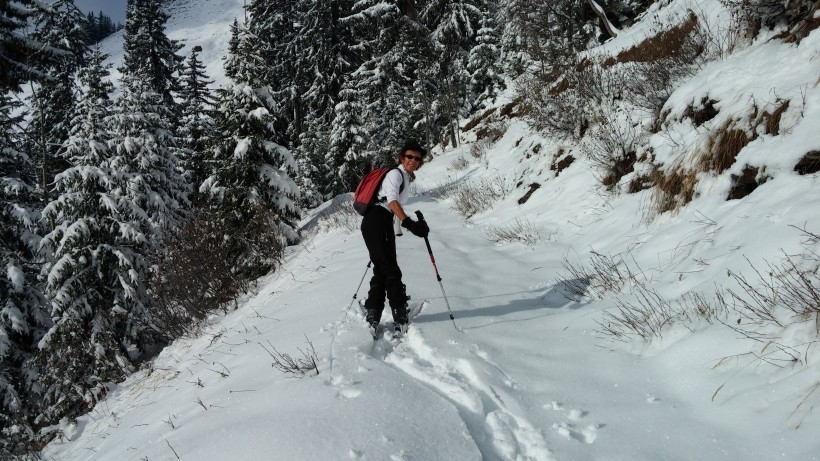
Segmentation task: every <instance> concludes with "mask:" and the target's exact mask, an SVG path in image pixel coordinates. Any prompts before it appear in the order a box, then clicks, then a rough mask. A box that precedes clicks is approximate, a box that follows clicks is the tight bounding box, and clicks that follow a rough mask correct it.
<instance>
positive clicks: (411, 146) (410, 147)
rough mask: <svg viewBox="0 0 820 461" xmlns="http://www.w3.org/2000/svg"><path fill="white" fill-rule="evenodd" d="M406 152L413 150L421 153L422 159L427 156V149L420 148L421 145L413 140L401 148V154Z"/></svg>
mask: <svg viewBox="0 0 820 461" xmlns="http://www.w3.org/2000/svg"><path fill="white" fill-rule="evenodd" d="M408 150H414V151H416V152H421V156H422V157H426V156H427V149H425V148H423V147H421V144H419V143H418V142H417V141H414V140H410V141H407V142H405V143H404V145H403V146H402V147H401V153H402V154H403V153H405V152H407V151H408Z"/></svg>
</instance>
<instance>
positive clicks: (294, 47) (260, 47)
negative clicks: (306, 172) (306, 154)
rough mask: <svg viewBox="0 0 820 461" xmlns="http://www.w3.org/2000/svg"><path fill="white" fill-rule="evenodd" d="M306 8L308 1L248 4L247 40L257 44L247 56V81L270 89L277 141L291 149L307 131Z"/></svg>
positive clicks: (253, 0)
mask: <svg viewBox="0 0 820 461" xmlns="http://www.w3.org/2000/svg"><path fill="white" fill-rule="evenodd" d="M304 9H305V6H304V2H294V1H292V0H251V1H250V2H249V3H248V5H247V7H246V11H247V12H248V23H247V24H246V29H247V30H246V32H245V40H246V41H247V42H249V43H252V44H253V53H245V54H244V55H243V59H246V62H245V65H246V66H247V67H246V71H247V74H246V75H245V78H246V79H247V80H245V81H247V82H248V83H249V84H250V85H251V86H252V87H254V88H262V87H264V86H268V87H269V88H270V90H271V95H272V96H273V100H274V101H275V104H273V105H272V107H270V109H271V113H270V115H271V116H272V117H273V126H274V130H275V133H276V138H275V139H274V141H276V142H277V143H279V144H281V145H283V146H285V147H287V148H293V147H295V146H297V145H298V142H299V139H298V138H299V134H301V133H302V132H303V123H304V115H305V114H304V112H305V110H304V107H303V103H302V95H303V94H304V93H305V89H306V88H307V82H306V79H307V77H306V74H305V65H304V63H305V59H304V42H303V41H301V40H300V38H299V33H300V30H301V28H302V27H303V24H302V22H300V21H302V19H303V14H302V12H303V11H304Z"/></svg>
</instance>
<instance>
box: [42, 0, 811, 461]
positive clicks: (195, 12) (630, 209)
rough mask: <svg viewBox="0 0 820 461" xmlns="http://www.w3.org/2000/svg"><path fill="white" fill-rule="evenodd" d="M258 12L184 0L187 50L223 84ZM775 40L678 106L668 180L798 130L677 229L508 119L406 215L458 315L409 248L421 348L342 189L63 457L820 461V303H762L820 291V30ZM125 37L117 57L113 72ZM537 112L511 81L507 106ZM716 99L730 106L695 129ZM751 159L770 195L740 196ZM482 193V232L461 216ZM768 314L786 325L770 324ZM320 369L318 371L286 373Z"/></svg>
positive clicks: (720, 65) (670, 125) (675, 219)
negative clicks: (712, 154) (236, 40)
mask: <svg viewBox="0 0 820 461" xmlns="http://www.w3.org/2000/svg"><path fill="white" fill-rule="evenodd" d="M660 3H663V4H664V6H661V5H660ZM241 7H242V2H241V0H222V1H208V2H193V1H190V2H186V1H183V0H176V1H175V2H172V3H171V6H170V12H171V13H172V18H171V20H170V21H169V36H170V37H171V38H173V39H183V38H184V39H186V43H187V44H189V45H191V46H193V45H195V44H199V45H201V46H202V47H203V53H202V55H201V56H202V58H203V59H204V60H207V61H206V62H208V71H209V72H210V73H211V76H212V77H216V79H217V81H219V80H220V79H222V78H224V77H220V75H222V74H221V71H219V70H218V69H221V57H222V56H223V55H224V53H225V46H226V43H227V39H228V25H229V24H230V22H232V21H233V18H234V17H241V14H242V9H241ZM693 9H694V10H696V11H698V14H699V15H700V17H701V18H704V19H705V20H708V21H710V22H709V24H711V25H712V26H713V27H714V28H715V30H718V29H720V27H721V25H725V24H726V22H725V21H726V20H727V19H726V16H725V14H726V13H725V11H723V9H722V8H721V7H720V2H717V1H704V2H696V1H694V0H672V1H670V2H659V3H658V4H656V5H655V6H654V7H653V8H651V9H650V10H649V11H648V12H647V14H646V15H645V16H644V17H643V18H642V19H643V20H642V21H640V22H638V23H636V24H635V25H634V26H632V27H631V28H629V29H626V30H624V31H623V33H622V34H621V35H620V36H619V37H617V38H616V39H613V40H611V41H609V42H608V43H606V44H605V45H603V46H601V47H599V48H597V49H595V50H591V51H590V56H598V57H602V56H604V57H605V56H615V55H617V54H618V53H619V52H621V51H622V50H625V49H628V48H630V47H631V46H633V45H634V44H636V43H639V42H641V41H642V40H643V39H644V38H645V37H647V36H648V35H649V34H650V33H651V31H652V30H653V28H656V27H657V26H658V24H667V23H671V22H674V21H676V18H681V17H685V15H686V14H688V11H689V10H693ZM817 14H818V13H817V12H815V15H817ZM777 32H778V31H771V32H769V33H764V35H763V36H760V37H758V38H757V39H756V40H755V41H754V43H752V44H751V45H749V46H743V47H738V48H737V49H736V50H732V51H731V52H727V53H726V54H725V55H724V56H722V57H720V58H719V59H715V60H713V61H711V62H709V63H706V64H705V65H704V66H702V67H701V68H700V69H699V70H698V71H697V72H696V73H695V74H694V75H693V76H692V77H691V78H689V79H688V80H687V81H685V82H684V83H683V84H682V85H681V86H679V87H678V88H677V89H676V90H675V91H674V92H673V93H672V94H671V96H670V97H669V99H668V100H667V102H666V104H665V105H664V107H663V110H662V113H663V114H664V119H663V123H662V126H661V127H660V129H658V130H656V132H654V133H653V134H651V135H650V136H649V137H648V138H647V139H646V146H650V147H651V150H652V154H653V156H654V162H655V165H657V166H658V168H659V169H660V170H661V171H670V169H672V168H674V167H680V166H681V165H683V166H687V165H689V164H690V163H691V164H694V163H697V162H696V158H695V157H696V155H695V153H697V152H700V150H699V147H700V146H705V145H707V144H708V143H709V136H710V133H712V132H714V131H715V130H717V129H719V127H722V126H725V125H726V124H732V126H741V125H742V124H743V123H746V124H747V125H749V124H752V121H753V120H754V119H755V117H756V116H757V115H759V114H761V113H763V112H766V111H768V113H772V112H775V111H776V110H777V109H778V108H783V106H784V104H783V101H789V104H788V105H786V107H785V109H782V113H781V114H780V117H779V119H778V125H777V128H778V130H777V133H774V132H772V131H766V130H764V129H763V128H762V127H761V128H760V133H759V136H757V137H755V139H753V140H750V141H749V142H748V143H747V144H746V145H745V146H744V147H743V148H742V149H741V150H740V152H739V153H738V155H737V157H736V158H735V160H734V163H733V164H732V165H731V166H730V167H728V168H727V169H725V170H724V171H722V172H720V173H716V172H715V171H701V172H699V173H698V174H697V175H696V176H697V184H696V185H695V186H694V187H695V190H694V194H693V196H692V198H691V201H689V202H688V203H686V204H685V205H684V206H681V207H678V208H676V209H672V210H670V211H666V212H663V213H661V212H659V211H658V210H657V209H656V208H654V205H655V204H656V203H657V196H656V195H654V194H655V193H656V192H654V191H653V190H652V189H645V190H642V191H639V192H634V193H627V192H626V191H625V190H623V189H625V188H616V191H617V192H607V191H605V190H603V189H602V186H601V184H600V173H599V172H597V171H596V170H595V169H594V168H592V167H591V166H590V164H589V162H588V161H587V159H586V158H585V157H584V155H583V148H582V146H579V145H577V144H574V143H573V142H570V141H567V140H561V139H556V138H551V137H548V136H546V135H545V134H543V133H540V134H539V133H536V132H535V131H534V130H532V129H531V128H530V127H529V126H528V125H527V123H525V121H523V120H522V119H519V118H516V117H503V118H502V117H499V118H498V119H496V121H495V122H492V123H495V125H494V126H495V127H496V128H497V127H498V126H501V127H503V130H502V131H500V133H499V134H500V137H499V138H498V139H497V140H495V141H494V142H492V143H488V142H487V141H486V140H487V139H489V138H488V137H486V135H482V134H481V133H482V130H484V131H485V133H486V130H487V129H488V126H489V125H488V124H489V123H490V122H486V123H479V124H478V125H477V126H475V127H473V128H472V129H470V130H468V131H467V132H464V133H463V136H464V139H465V140H466V143H465V144H463V145H461V146H460V147H458V148H448V149H443V150H442V149H440V148H439V149H437V151H436V152H435V158H434V159H433V160H432V161H430V162H428V163H427V164H425V165H424V166H423V168H421V169H420V170H419V173H418V180H417V181H416V182H415V183H414V185H413V190H412V192H414V197H413V198H412V199H411V202H410V204H409V205H408V207H407V208H408V209H409V210H411V211H415V210H420V211H422V212H423V213H424V215H425V217H426V219H427V220H428V222H429V224H430V227H431V229H432V231H431V234H430V244H431V247H432V249H433V252H434V254H435V260H436V263H437V265H438V269H439V271H440V273H441V276H442V279H443V280H442V282H441V283H442V286H443V288H444V290H445V291H446V295H447V299H446V300H445V298H444V293H443V291H442V289H441V287H440V285H439V283H438V282H437V280H436V275H435V271H434V268H433V265H432V264H431V261H430V258H429V255H428V252H427V248H426V247H425V244H424V241H423V240H421V239H418V238H416V237H414V236H413V235H411V234H409V233H408V234H405V235H404V236H402V237H399V238H398V252H399V263H400V264H401V266H402V271H403V273H404V281H405V283H406V284H407V286H408V293H409V294H410V295H411V297H412V299H411V304H422V311H421V313H420V314H419V315H418V317H417V318H416V319H415V321H414V323H413V324H412V325H411V327H410V331H409V333H408V335H407V336H406V337H405V338H403V339H402V340H398V339H395V338H391V337H390V335H387V336H386V337H384V338H382V339H379V340H378V341H375V342H374V341H373V340H372V339H371V338H370V336H369V334H368V330H367V328H366V326H365V323H364V320H363V319H362V317H361V314H360V313H359V310H358V308H357V306H356V300H355V299H354V297H356V296H354V295H357V297H359V298H360V297H362V296H364V293H365V292H366V285H367V279H365V283H364V285H363V286H362V287H361V289H360V290H359V291H358V292H357V286H358V285H359V283H360V281H361V280H362V277H363V275H365V271H366V265H367V262H368V256H367V252H366V249H365V247H364V244H363V242H362V239H361V236H360V235H359V232H358V223H359V218H358V216H357V215H355V214H353V213H352V211H351V210H350V208H349V207H348V203H347V202H346V200H349V197H339V198H337V199H336V200H334V201H333V202H329V203H326V204H325V205H323V206H322V207H320V208H319V209H317V210H313V211H311V212H310V213H309V215H308V216H306V217H305V219H304V221H303V223H302V224H303V231H304V236H305V238H304V241H303V243H301V244H300V245H297V246H294V247H291V248H289V249H288V252H287V257H286V261H285V263H284V265H283V267H282V268H281V269H280V270H279V271H278V272H276V273H275V274H271V275H269V276H267V277H265V278H263V279H261V280H260V281H259V283H258V286H257V287H256V289H255V291H254V292H253V293H251V294H248V295H247V296H246V298H245V299H243V301H242V302H241V303H240V304H239V305H238V306H237V308H236V309H235V310H234V311H232V312H229V313H226V314H225V315H220V316H214V317H213V318H212V319H210V320H209V322H208V325H206V326H205V327H204V329H203V331H202V333H201V334H200V335H198V336H196V337H191V338H186V339H183V340H179V341H177V342H176V343H174V344H173V345H171V346H169V347H168V348H166V349H165V350H164V351H163V352H162V353H161V355H160V356H159V357H158V358H157V359H156V360H154V361H152V362H151V363H149V364H146V365H145V366H144V367H143V369H142V370H141V371H139V372H138V373H136V374H134V375H133V376H131V377H130V378H129V379H128V380H127V381H125V382H124V383H120V384H117V385H113V384H112V385H111V390H110V392H109V393H108V396H107V398H106V399H105V400H104V401H102V402H101V403H100V404H99V405H98V406H97V407H96V408H94V410H93V411H92V412H91V413H89V414H88V415H87V416H84V417H82V418H80V419H79V420H78V421H77V422H76V423H70V422H66V423H65V424H64V427H63V428H62V430H63V432H64V434H65V437H64V438H63V439H62V440H58V441H55V442H53V443H51V444H50V445H49V446H48V447H47V448H46V449H45V450H44V452H43V457H44V459H49V460H50V459H54V460H60V461H79V460H173V459H182V460H197V461H211V460H214V461H216V460H220V461H221V460H226V459H231V460H344V459H362V460H573V461H578V460H623V461H627V460H630V461H632V460H739V459H749V460H775V459H777V460H793V461H803V460H813V459H818V458H820V439H819V438H818V437H817V433H818V429H820V414H818V412H817V411H816V410H815V407H816V406H817V405H818V404H820V367H818V365H817V364H816V357H817V355H818V353H820V341H818V340H819V339H820V336H819V335H818V331H817V328H818V324H817V323H816V322H818V321H820V320H818V319H820V312H815V313H814V316H813V317H812V316H806V318H803V319H800V320H802V321H798V320H799V319H797V318H796V317H797V316H796V315H793V314H792V313H790V311H788V306H784V305H776V306H769V305H767V304H766V302H767V301H768V300H770V299H771V298H777V297H778V296H779V295H780V294H782V293H771V290H772V289H774V290H775V291H778V290H779V289H781V288H783V287H784V286H788V285H783V284H782V282H788V280H789V279H788V277H785V276H783V275H782V274H781V273H780V272H779V271H778V270H777V269H778V268H782V267H784V265H787V264H790V263H794V264H798V265H799V264H803V265H805V267H803V269H804V270H805V271H806V272H804V273H803V274H804V277H803V279H800V280H807V281H808V282H809V283H810V284H811V283H815V285H814V288H815V291H814V293H815V294H816V293H817V290H818V289H820V287H817V285H816V282H817V281H818V277H817V270H818V267H817V263H818V262H819V260H820V257H818V256H817V255H818V254H820V239H818V235H820V207H818V205H817V203H818V199H820V178H819V177H818V173H809V174H801V172H798V171H795V169H794V167H795V165H796V164H797V163H798V162H799V161H801V159H804V158H805V156H806V154H807V153H810V152H818V151H820V131H819V130H818V126H820V125H818V120H820V88H819V87H818V85H819V84H820V79H818V77H819V76H820V56H819V55H818V52H820V32H819V31H818V30H815V31H814V32H813V33H812V34H811V35H809V36H808V37H806V38H804V39H803V40H802V41H801V42H800V43H799V45H798V44H793V43H783V42H782V41H779V40H772V39H771V37H772V36H773V35H775V34H776V33H777ZM120 45H121V43H120V42H118V41H117V38H116V37H113V38H112V39H110V40H108V41H107V42H106V47H107V52H109V53H112V55H114V57H113V58H112V59H114V60H116V59H117V53H119V55H121V54H122V53H121V51H120V50H118V49H117V47H118V46H120ZM517 97H518V95H517V94H516V93H515V91H514V90H509V91H508V92H507V93H505V95H504V96H503V97H502V98H501V99H500V100H499V101H498V102H497V106H496V107H497V108H498V109H497V110H496V112H498V113H501V112H505V111H504V110H502V108H505V107H506V108H508V109H509V108H510V107H512V106H510V104H513V101H515V100H517ZM704 100H706V101H708V100H713V101H715V102H714V103H713V105H714V109H716V112H717V113H716V115H714V116H713V117H712V118H711V119H709V120H706V121H704V122H702V123H694V122H693V120H692V117H691V116H690V112H691V110H692V109H693V107H694V108H695V109H696V110H697V107H696V106H698V104H700V103H701V101H704ZM512 113H513V114H514V113H516V111H515V110H514V109H513V110H512ZM634 120H635V121H636V123H643V121H642V119H641V117H638V116H636V118H635V119H634ZM568 155H571V156H573V158H574V159H575V161H573V162H572V163H571V164H569V165H568V166H566V167H565V168H564V166H565V165H562V166H561V167H560V168H559V167H558V166H557V164H558V163H559V162H558V160H560V159H565V158H567V156H568ZM644 166H646V165H644ZM747 166H749V167H754V168H756V169H757V171H758V173H759V174H760V175H761V177H763V176H765V177H766V180H765V181H759V184H757V186H756V188H755V189H754V190H753V191H752V192H751V193H750V194H748V195H746V196H744V197H742V198H739V199H732V200H728V199H727V197H728V196H729V194H730V190H732V188H733V187H734V186H735V185H736V182H737V178H739V177H742V175H743V174H744V171H745V169H746V167H747ZM664 169H665V170H664ZM641 173H642V172H641V170H640V168H638V169H637V170H636V171H635V172H632V173H631V176H630V175H627V176H625V177H624V178H622V180H621V184H622V185H623V184H626V183H628V182H629V181H631V180H632V179H633V178H635V177H636V176H639V175H640V174H641ZM733 175H735V177H736V178H735V179H733V178H732V176H733ZM536 185H537V186H536ZM488 191H492V193H491V194H487V192H488ZM479 196H481V197H479ZM482 197H488V198H486V202H485V203H486V204H487V207H486V209H470V210H467V214H470V215H471V217H470V218H469V219H467V218H465V216H464V214H463V213H461V212H459V211H458V210H459V207H461V208H462V209H464V205H465V200H466V201H467V202H468V204H471V205H475V204H476V203H477V202H478V201H479V198H482ZM801 267H802V266H801ZM811 271H813V272H811ZM602 273H603V275H602ZM812 274H813V275H812ZM744 282H747V283H748V286H746V287H744ZM798 284H799V282H798ZM729 290H731V292H730V291H729ZM755 290H758V292H756V291H755ZM732 292H733V293H735V294H736V295H737V296H738V297H737V298H735V297H733V296H732V295H731V293H732ZM809 292H811V290H810V288H809ZM716 293H720V295H718V294H716ZM755 293H757V294H758V295H759V296H758V297H755V296H754V295H755ZM767 293H768V297H767V296H764V295H766V294H767ZM721 296H722V297H723V298H722V299H723V300H724V301H725V303H724V304H721V303H720V299H721ZM739 299H746V300H747V301H748V303H749V304H750V306H747V307H746V308H743V307H742V306H740V305H739V303H740V301H739ZM447 301H449V305H450V307H451V308H452V311H453V314H454V317H455V320H454V322H451V321H450V319H449V316H448V311H447ZM815 302H817V301H816V300H815ZM733 306H734V307H733ZM815 306H817V304H815ZM642 307H643V308H642ZM755 307H758V308H760V309H761V310H764V311H766V312H771V318H772V319H771V321H769V322H768V323H767V322H757V323H755V322H754V321H753V319H752V318H751V317H752V316H751V314H750V309H754V308H755ZM710 309H711V311H710ZM387 311H388V312H389V309H388V310H387ZM630 313H631V314H633V315H637V313H644V314H646V315H647V317H640V316H637V317H634V316H633V317H629V316H628V314H630ZM386 317H388V319H389V313H386ZM623 319H626V320H623ZM630 322H631V324H632V325H633V326H634V327H635V329H632V330H630V329H629V327H628V325H630ZM642 328H643V329H642ZM641 332H643V334H644V335H645V340H644V339H642V338H641ZM314 353H315V357H317V358H318V362H317V364H318V375H315V374H313V373H309V374H308V375H306V376H300V377H295V376H292V375H289V374H285V373H283V372H281V371H279V370H278V369H276V368H275V367H273V366H272V365H271V364H272V362H273V361H274V358H275V357H280V358H281V357H282V356H281V355H280V354H288V355H290V356H292V357H293V358H295V359H299V358H302V357H303V356H304V355H307V356H314Z"/></svg>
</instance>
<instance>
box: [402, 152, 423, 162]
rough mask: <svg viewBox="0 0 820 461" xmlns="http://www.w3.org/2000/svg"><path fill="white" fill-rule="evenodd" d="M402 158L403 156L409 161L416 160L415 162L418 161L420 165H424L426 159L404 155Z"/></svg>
mask: <svg viewBox="0 0 820 461" xmlns="http://www.w3.org/2000/svg"><path fill="white" fill-rule="evenodd" d="M402 156H403V157H404V158H406V159H407V160H415V161H417V162H419V163H424V159H423V158H421V157H416V156H415V155H407V154H402Z"/></svg>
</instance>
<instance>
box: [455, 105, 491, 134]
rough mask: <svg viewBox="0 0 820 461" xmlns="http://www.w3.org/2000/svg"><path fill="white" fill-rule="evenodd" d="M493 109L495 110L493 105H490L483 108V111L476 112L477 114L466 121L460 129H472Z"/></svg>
mask: <svg viewBox="0 0 820 461" xmlns="http://www.w3.org/2000/svg"><path fill="white" fill-rule="evenodd" d="M495 110H496V108H495V107H491V108H489V109H487V110H485V111H484V112H482V113H480V114H478V115H477V116H475V117H473V118H471V119H470V120H468V121H467V123H465V124H464V127H463V128H462V129H461V131H462V132H465V133H466V132H467V131H470V130H472V129H473V128H475V127H476V126H478V124H479V123H481V121H482V120H484V119H486V118H487V117H489V116H490V115H492V114H493V112H495Z"/></svg>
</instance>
